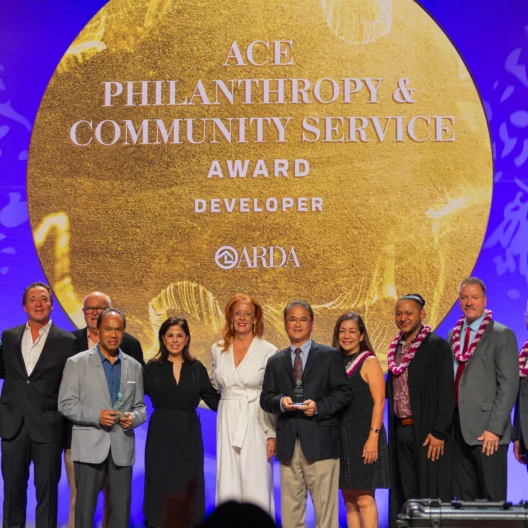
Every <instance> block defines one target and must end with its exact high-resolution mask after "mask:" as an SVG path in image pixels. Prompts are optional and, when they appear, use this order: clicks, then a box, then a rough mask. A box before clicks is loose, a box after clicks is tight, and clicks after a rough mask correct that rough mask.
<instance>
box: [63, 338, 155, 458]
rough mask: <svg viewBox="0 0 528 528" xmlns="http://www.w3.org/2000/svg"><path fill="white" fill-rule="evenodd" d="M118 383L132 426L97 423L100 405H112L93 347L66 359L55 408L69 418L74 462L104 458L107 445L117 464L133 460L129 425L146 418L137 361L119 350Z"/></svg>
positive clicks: (105, 407) (140, 371) (132, 437)
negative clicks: (119, 375)
mask: <svg viewBox="0 0 528 528" xmlns="http://www.w3.org/2000/svg"><path fill="white" fill-rule="evenodd" d="M121 354H122V357H123V360H122V361H123V362H122V365H121V386H122V387H123V388H124V389H123V390H124V403H125V409H126V410H127V411H128V412H130V413H131V414H132V416H133V421H132V427H131V428H130V429H128V430H124V429H123V428H122V427H121V426H120V425H119V424H115V425H114V426H113V427H104V426H102V425H101V424H100V423H99V415H100V414H101V411H102V410H103V409H112V401H111V399H110V392H109V390H108V383H107V381H106V377H105V374H104V369H103V365H102V363H101V358H100V357H99V354H98V353H97V348H96V347H94V348H91V349H90V350H86V351H85V352H81V353H79V354H77V355H75V356H73V357H71V358H69V359H68V361H67V362H66V367H65V369H64V374H63V375H62V383H61V386H60V389H59V411H60V412H61V414H63V415H64V416H65V417H66V418H68V420H70V421H72V422H73V436H72V447H71V455H72V460H73V461H75V462H87V463H90V464H99V463H101V462H103V461H104V460H106V458H107V457H108V453H109V451H110V448H112V458H113V460H114V462H115V464H116V465H117V466H132V465H133V464H134V461H135V457H136V455H135V448H134V431H133V428H135V427H137V426H138V425H141V424H142V423H143V422H144V421H145V420H146V418H147V414H146V408H145V402H144V401H143V371H142V367H141V365H140V364H139V363H138V362H137V361H136V360H135V359H133V358H131V357H130V356H127V355H126V354H123V352H122V351H121Z"/></svg>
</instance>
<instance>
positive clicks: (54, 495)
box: [2, 423, 62, 528]
mask: <svg viewBox="0 0 528 528" xmlns="http://www.w3.org/2000/svg"><path fill="white" fill-rule="evenodd" d="M61 454H62V444H61V443H46V444H39V443H37V442H34V441H33V440H31V438H30V437H29V434H28V432H27V429H26V427H25V424H24V423H22V425H21V426H20V429H19V430H18V432H17V434H16V435H15V436H14V437H13V438H10V439H9V440H5V439H2V477H3V479H4V508H3V517H4V518H3V527H4V528H24V527H25V526H26V506H27V485H28V480H29V466H30V464H31V462H33V467H34V475H35V489H36V492H37V510H36V513H35V527H36V528H55V527H56V526H57V507H58V487H59V480H60V477H61Z"/></svg>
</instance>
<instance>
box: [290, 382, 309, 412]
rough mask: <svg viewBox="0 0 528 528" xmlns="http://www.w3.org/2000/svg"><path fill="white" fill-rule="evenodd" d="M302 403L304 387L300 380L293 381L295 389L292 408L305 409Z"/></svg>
mask: <svg viewBox="0 0 528 528" xmlns="http://www.w3.org/2000/svg"><path fill="white" fill-rule="evenodd" d="M303 402H304V387H303V383H302V380H300V379H299V380H296V381H295V388H294V389H293V401H292V405H293V406H294V407H306V405H305V404H304V403H303Z"/></svg>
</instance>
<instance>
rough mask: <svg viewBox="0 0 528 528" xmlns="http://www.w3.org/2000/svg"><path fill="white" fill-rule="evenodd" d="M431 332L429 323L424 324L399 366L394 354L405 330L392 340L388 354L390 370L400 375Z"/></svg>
mask: <svg viewBox="0 0 528 528" xmlns="http://www.w3.org/2000/svg"><path fill="white" fill-rule="evenodd" d="M430 333H431V327H430V326H429V325H426V326H424V327H423V328H422V329H421V330H420V333H419V334H418V335H417V336H416V337H415V338H414V339H413V342H412V345H411V346H410V348H409V349H408V350H407V352H405V355H404V356H403V360H402V362H401V363H400V365H399V366H397V365H396V363H395V361H394V356H395V355H396V349H397V348H398V343H399V342H400V341H401V339H402V337H403V332H400V333H399V334H398V335H397V336H396V337H395V338H394V339H393V341H392V343H391V344H390V347H389V352H388V354H387V363H388V364H389V370H390V371H391V372H392V373H393V374H394V375H395V376H399V375H400V374H402V373H403V372H405V370H406V369H407V367H408V366H409V363H410V362H411V361H412V359H413V358H414V356H415V354H416V351H417V350H418V347H419V346H420V345H421V344H422V343H423V341H424V339H425V338H426V337H427V336H428V335H429V334H430Z"/></svg>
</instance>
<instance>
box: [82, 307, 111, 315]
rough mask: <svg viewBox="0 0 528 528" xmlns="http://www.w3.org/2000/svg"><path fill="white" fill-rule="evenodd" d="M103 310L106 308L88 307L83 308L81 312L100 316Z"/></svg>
mask: <svg viewBox="0 0 528 528" xmlns="http://www.w3.org/2000/svg"><path fill="white" fill-rule="evenodd" d="M105 310H106V308H105V307H101V306H88V307H87V308H83V312H84V313H87V314H93V313H95V314H102V313H103V312H104V311H105Z"/></svg>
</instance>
